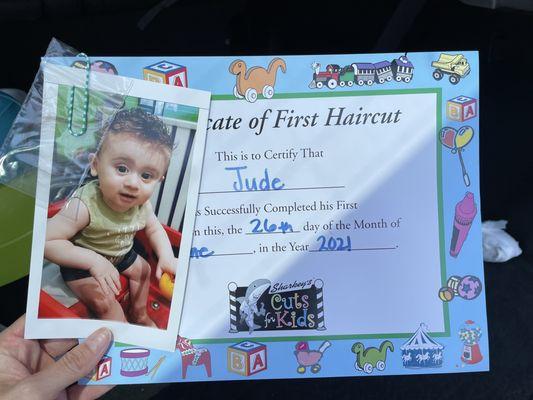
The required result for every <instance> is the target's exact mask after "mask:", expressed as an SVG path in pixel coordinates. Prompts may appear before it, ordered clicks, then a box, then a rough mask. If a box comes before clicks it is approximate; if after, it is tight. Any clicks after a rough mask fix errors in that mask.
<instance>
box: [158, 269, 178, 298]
mask: <svg viewBox="0 0 533 400" xmlns="http://www.w3.org/2000/svg"><path fill="white" fill-rule="evenodd" d="M159 290H161V294H162V295H163V296H165V298H167V299H168V300H172V292H173V291H174V275H170V274H167V273H166V272H164V273H163V275H161V279H159Z"/></svg>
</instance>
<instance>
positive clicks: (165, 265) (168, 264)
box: [155, 257, 178, 279]
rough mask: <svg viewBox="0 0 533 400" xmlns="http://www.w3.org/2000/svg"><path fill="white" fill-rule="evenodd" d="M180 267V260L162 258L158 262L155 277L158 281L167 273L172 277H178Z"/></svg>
mask: <svg viewBox="0 0 533 400" xmlns="http://www.w3.org/2000/svg"><path fill="white" fill-rule="evenodd" d="M177 267H178V259H177V258H175V257H167V258H165V257H162V258H160V259H159V261H158V262H157V268H156V270H155V276H156V278H157V279H161V275H163V272H167V273H169V274H172V275H176V269H177Z"/></svg>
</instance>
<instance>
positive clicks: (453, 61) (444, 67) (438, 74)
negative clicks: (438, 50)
mask: <svg viewBox="0 0 533 400" xmlns="http://www.w3.org/2000/svg"><path fill="white" fill-rule="evenodd" d="M431 66H432V67H433V68H435V71H433V78H434V79H435V80H437V81H440V80H441V79H442V77H443V76H444V74H447V75H450V77H449V78H448V79H449V80H450V83H451V84H452V85H457V84H458V83H459V81H460V80H461V78H464V77H465V76H467V75H468V74H469V73H470V65H469V64H468V61H467V59H466V58H465V57H464V56H463V55H462V54H445V53H442V54H441V55H440V56H439V59H438V60H437V61H433V62H432V63H431Z"/></svg>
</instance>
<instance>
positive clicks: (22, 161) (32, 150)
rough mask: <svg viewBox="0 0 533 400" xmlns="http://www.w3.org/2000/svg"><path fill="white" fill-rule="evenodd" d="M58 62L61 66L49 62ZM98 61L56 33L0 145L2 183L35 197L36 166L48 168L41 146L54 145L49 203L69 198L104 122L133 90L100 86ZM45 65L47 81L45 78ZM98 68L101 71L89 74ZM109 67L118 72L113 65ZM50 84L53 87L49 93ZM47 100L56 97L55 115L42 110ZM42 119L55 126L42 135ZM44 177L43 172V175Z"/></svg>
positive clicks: (124, 87)
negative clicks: (60, 39)
mask: <svg viewBox="0 0 533 400" xmlns="http://www.w3.org/2000/svg"><path fill="white" fill-rule="evenodd" d="M56 65H57V66H58V68H50V67H51V66H56ZM97 67H98V68H94V62H93V63H91V60H90V59H89V58H88V57H87V56H85V55H84V54H83V53H79V52H78V51H77V50H75V49H73V48H72V47H70V46H67V45H65V44H64V43H61V42H60V41H58V40H56V39H52V41H51V42H50V44H49V46H48V49H47V51H46V54H45V56H44V57H43V58H42V61H41V65H40V68H39V71H38V73H37V75H36V77H35V80H34V82H33V84H32V87H31V89H30V91H29V93H28V96H27V97H26V99H25V101H24V103H23V104H22V107H21V109H20V111H19V113H18V115H17V117H16V119H15V121H14V123H13V126H12V127H11V129H10V131H9V133H8V134H7V136H6V140H5V141H4V144H3V145H2V147H1V149H0V183H1V184H3V185H6V186H10V187H11V188H14V189H17V190H18V191H21V192H23V193H25V194H27V195H30V196H32V197H34V196H35V189H36V184H37V175H38V172H37V170H38V169H39V168H40V169H41V172H42V168H43V165H41V166H39V154H40V151H42V150H43V147H53V160H52V161H53V164H52V169H51V171H50V175H51V176H50V199H49V200H50V203H55V202H58V201H61V200H63V199H65V198H67V197H68V196H69V195H70V194H72V193H73V192H74V190H75V189H76V188H77V187H79V186H80V184H81V183H82V182H83V180H84V179H85V177H86V175H87V169H88V165H89V155H90V154H91V153H93V152H95V151H96V148H97V146H98V144H99V133H100V131H101V128H102V127H103V125H104V124H105V123H106V121H108V120H109V119H110V118H111V117H112V116H113V115H114V113H116V112H117V111H118V110H119V109H121V108H122V107H123V106H124V103H125V102H126V101H127V94H128V91H129V88H128V87H126V86H120V85H115V86H116V87H110V88H109V92H106V91H105V90H101V89H102V84H100V85H99V81H101V80H102V79H104V78H103V77H104V76H105V74H104V73H102V71H105V69H102V68H101V66H100V65H99V64H98V65H97ZM46 69H48V72H49V74H48V77H49V79H48V82H45V74H44V71H45V70H46ZM95 69H98V71H99V72H100V73H90V74H89V72H91V71H94V70H95ZM106 72H108V73H111V74H116V71H114V70H112V69H110V70H109V71H106ZM89 78H90V79H89ZM104 80H105V79H104ZM45 85H48V86H49V87H50V90H49V91H48V94H46V90H45ZM93 88H98V89H100V90H97V89H94V90H93ZM47 101H48V102H52V103H54V104H53V107H52V106H51V105H50V104H49V106H50V107H49V108H54V109H55V110H56V112H54V115H51V116H46V115H45V116H43V115H42V110H43V104H44V103H45V102H47ZM55 103H57V104H55ZM69 109H71V110H72V112H69ZM43 122H44V123H46V124H50V125H51V126H53V128H54V132H53V133H52V135H51V136H48V137H47V138H44V137H43V135H42V128H43V127H44V126H43ZM41 158H43V157H41ZM42 178H43V175H42V174H41V175H40V177H39V179H42ZM45 178H47V177H46V176H45Z"/></svg>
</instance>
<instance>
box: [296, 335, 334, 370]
mask: <svg viewBox="0 0 533 400" xmlns="http://www.w3.org/2000/svg"><path fill="white" fill-rule="evenodd" d="M329 346H331V343H330V342H329V341H327V340H326V341H324V342H322V344H321V345H320V347H319V348H318V350H309V344H308V343H307V342H298V343H297V344H296V350H295V352H294V355H295V356H296V361H298V368H297V369H296V371H297V372H298V373H299V374H304V373H305V371H306V369H307V367H311V372H312V373H313V374H316V373H317V372H318V371H320V368H321V367H320V364H319V362H320V360H321V359H322V356H323V355H324V352H325V351H326V349H327V348H328V347H329Z"/></svg>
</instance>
